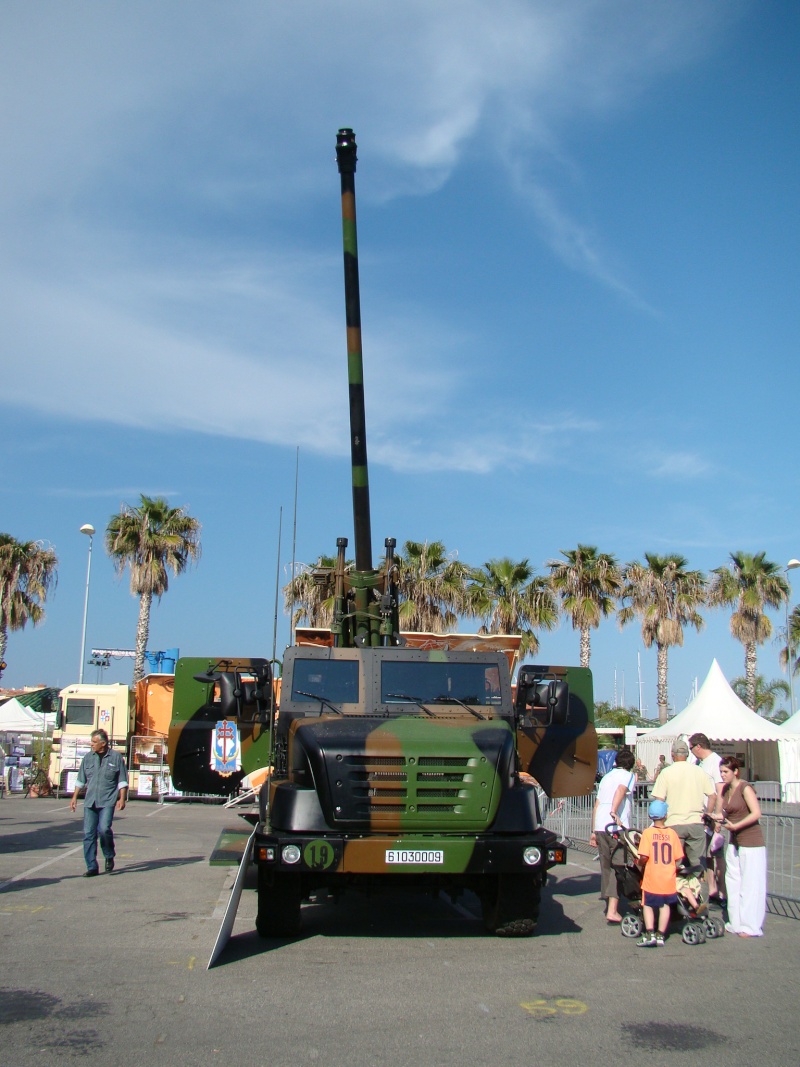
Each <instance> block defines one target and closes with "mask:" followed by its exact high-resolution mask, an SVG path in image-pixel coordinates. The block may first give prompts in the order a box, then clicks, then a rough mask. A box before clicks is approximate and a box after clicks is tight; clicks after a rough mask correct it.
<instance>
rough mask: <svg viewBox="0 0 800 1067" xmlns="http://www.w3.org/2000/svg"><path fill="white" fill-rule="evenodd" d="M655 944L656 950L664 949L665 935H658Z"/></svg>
mask: <svg viewBox="0 0 800 1067" xmlns="http://www.w3.org/2000/svg"><path fill="white" fill-rule="evenodd" d="M655 944H656V948H663V947H664V945H665V944H666V942H665V941H664V935H663V934H656V939H655Z"/></svg>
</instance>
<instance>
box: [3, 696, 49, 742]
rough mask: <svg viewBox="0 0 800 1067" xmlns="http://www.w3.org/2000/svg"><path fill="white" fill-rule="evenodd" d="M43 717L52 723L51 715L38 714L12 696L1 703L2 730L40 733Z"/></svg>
mask: <svg viewBox="0 0 800 1067" xmlns="http://www.w3.org/2000/svg"><path fill="white" fill-rule="evenodd" d="M43 718H44V719H45V721H46V722H47V724H48V726H49V724H50V717H49V716H42V715H37V714H36V713H35V712H33V711H31V710H30V709H29V708H26V707H24V706H23V705H22V704H20V702H19V701H18V700H17V698H16V697H12V698H11V700H7V701H6V702H5V704H0V732H3V733H15V734H40V733H41V732H42V720H43Z"/></svg>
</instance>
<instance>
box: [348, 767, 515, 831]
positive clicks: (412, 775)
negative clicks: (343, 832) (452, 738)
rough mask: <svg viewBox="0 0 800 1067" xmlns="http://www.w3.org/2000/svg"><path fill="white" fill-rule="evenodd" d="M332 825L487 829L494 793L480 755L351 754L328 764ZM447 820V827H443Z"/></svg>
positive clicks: (489, 771) (490, 771)
mask: <svg viewBox="0 0 800 1067" xmlns="http://www.w3.org/2000/svg"><path fill="white" fill-rule="evenodd" d="M328 773H329V775H330V782H331V786H332V790H331V791H332V794H333V809H334V821H335V822H337V823H345V824H355V823H359V822H366V823H369V825H370V826H372V827H380V826H381V824H382V823H385V824H386V825H387V827H389V826H397V824H398V822H400V821H402V824H403V826H404V827H417V828H421V829H424V828H425V826H433V825H434V824H435V825H437V827H444V826H446V825H448V824H449V822H450V820H452V821H453V824H454V826H455V825H456V823H457V824H458V826H459V827H460V826H462V825H464V824H465V822H469V824H470V825H471V826H474V827H475V828H480V827H482V826H485V825H488V822H489V808H490V805H491V797H492V793H493V787H494V768H493V767H492V765H491V761H490V760H487V759H486V758H485V757H484V758H481V756H480V755H463V756H433V755H422V756H417V755H415V754H414V753H413V752H409V753H406V755H404V756H400V755H398V756H370V755H367V754H362V753H359V754H356V753H348V754H345V755H344V757H343V758H342V759H340V760H337V761H336V763H333V762H331V763H329V764H328ZM443 820H444V821H443Z"/></svg>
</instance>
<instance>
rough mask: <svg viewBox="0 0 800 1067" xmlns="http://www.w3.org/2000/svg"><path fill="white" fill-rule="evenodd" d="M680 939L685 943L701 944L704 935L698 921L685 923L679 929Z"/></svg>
mask: <svg viewBox="0 0 800 1067" xmlns="http://www.w3.org/2000/svg"><path fill="white" fill-rule="evenodd" d="M681 940H682V941H683V943H684V944H685V945H703V944H705V940H706V935H705V931H704V930H703V927H702V925H701V924H700V923H687V924H686V925H685V926H684V928H683V930H681Z"/></svg>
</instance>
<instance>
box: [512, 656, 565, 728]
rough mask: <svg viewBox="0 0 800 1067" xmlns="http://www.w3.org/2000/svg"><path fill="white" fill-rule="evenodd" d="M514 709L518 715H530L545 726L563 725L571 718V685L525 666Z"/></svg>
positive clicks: (520, 675)
mask: <svg viewBox="0 0 800 1067" xmlns="http://www.w3.org/2000/svg"><path fill="white" fill-rule="evenodd" d="M514 710H515V711H516V713H517V715H518V717H520V718H522V717H523V716H526V715H529V716H530V717H531V718H532V719H533V720H534V722H538V723H541V725H543V726H552V725H556V726H563V725H564V724H565V723H566V722H567V721H568V719H569V686H568V685H567V683H566V682H564V681H562V680H560V679H558V678H553V677H552V676H551V677H550V678H545V677H542V675H541V674H539V673H537V672H536V671H535V670H533V671H532V670H531V669H530V668H525V667H523V668H522V669H521V670H520V673H519V677H518V679H517V695H516V699H515V701H514Z"/></svg>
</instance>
